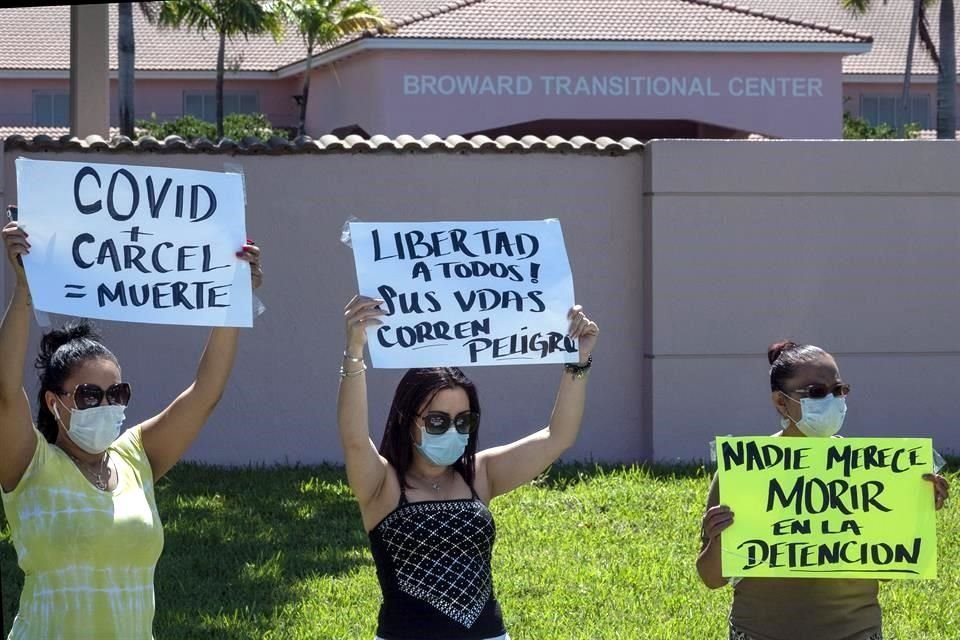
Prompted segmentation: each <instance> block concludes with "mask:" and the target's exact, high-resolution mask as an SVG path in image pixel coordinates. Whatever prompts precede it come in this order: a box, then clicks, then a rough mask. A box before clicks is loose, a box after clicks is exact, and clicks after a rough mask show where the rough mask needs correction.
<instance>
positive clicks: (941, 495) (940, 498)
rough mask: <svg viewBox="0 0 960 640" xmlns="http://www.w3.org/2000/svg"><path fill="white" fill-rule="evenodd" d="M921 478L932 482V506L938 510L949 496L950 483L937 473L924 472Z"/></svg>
mask: <svg viewBox="0 0 960 640" xmlns="http://www.w3.org/2000/svg"><path fill="white" fill-rule="evenodd" d="M923 479H924V480H927V481H928V482H932V483H933V508H934V509H936V510H937V511H939V510H940V509H943V505H944V503H946V501H947V498H949V497H950V483H949V482H947V479H946V478H944V477H943V476H942V475H940V474H939V473H925V474H923Z"/></svg>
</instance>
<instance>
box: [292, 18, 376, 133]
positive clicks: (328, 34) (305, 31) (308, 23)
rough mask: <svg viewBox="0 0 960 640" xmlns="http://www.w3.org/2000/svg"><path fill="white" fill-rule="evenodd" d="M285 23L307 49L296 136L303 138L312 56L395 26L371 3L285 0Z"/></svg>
mask: <svg viewBox="0 0 960 640" xmlns="http://www.w3.org/2000/svg"><path fill="white" fill-rule="evenodd" d="M281 8H282V11H283V13H284V16H285V17H286V19H287V20H288V21H289V22H291V23H292V24H293V25H294V26H296V27H297V29H298V30H299V31H300V35H301V36H302V37H303V43H304V44H305V45H306V46H307V68H306V70H305V71H304V73H303V89H302V92H301V98H300V100H299V104H300V121H299V125H298V127H297V135H300V136H302V135H304V132H305V127H306V120H307V100H308V99H309V98H310V75H311V73H310V72H311V69H312V68H313V53H314V51H315V50H316V49H317V48H318V47H320V48H323V47H327V46H330V45H332V44H335V43H336V42H339V41H340V40H342V39H344V38H346V37H348V36H350V35H352V34H355V33H360V32H362V31H365V30H367V29H380V30H382V31H387V32H389V31H392V30H393V28H392V23H391V22H390V21H389V20H387V19H386V18H384V17H382V16H381V15H380V11H379V10H378V9H377V7H376V6H374V5H373V3H372V2H370V1H369V0H285V1H284V2H283V3H282V5H281Z"/></svg>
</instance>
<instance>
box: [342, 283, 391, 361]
mask: <svg viewBox="0 0 960 640" xmlns="http://www.w3.org/2000/svg"><path fill="white" fill-rule="evenodd" d="M382 304H383V300H381V299H380V298H369V297H367V296H361V295H356V296H353V298H352V299H351V300H350V302H348V303H347V306H346V307H344V308H343V317H344V320H345V321H346V323H347V346H346V349H344V353H346V354H348V355H350V357H352V358H362V357H363V348H364V346H365V345H366V344H367V327H377V326H380V325H382V324H383V320H380V317H381V316H383V309H381V308H380V305H382Z"/></svg>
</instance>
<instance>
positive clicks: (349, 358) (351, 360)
mask: <svg viewBox="0 0 960 640" xmlns="http://www.w3.org/2000/svg"><path fill="white" fill-rule="evenodd" d="M343 357H344V359H345V360H348V361H350V362H363V357H362V356H361V357H359V358H354V357H353V356H352V355H350V354H349V353H347V352H346V351H344V352H343Z"/></svg>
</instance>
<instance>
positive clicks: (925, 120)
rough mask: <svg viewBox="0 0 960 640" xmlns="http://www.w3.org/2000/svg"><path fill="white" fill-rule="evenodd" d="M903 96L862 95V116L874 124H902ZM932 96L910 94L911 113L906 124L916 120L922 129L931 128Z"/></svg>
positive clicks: (895, 126) (898, 125) (895, 125)
mask: <svg viewBox="0 0 960 640" xmlns="http://www.w3.org/2000/svg"><path fill="white" fill-rule="evenodd" d="M902 107H903V98H902V97H900V96H869V95H867V96H860V117H862V118H863V119H864V120H866V121H867V122H869V123H870V124H871V125H873V126H875V127H876V126H879V125H881V124H884V123H886V124H888V125H889V126H891V127H893V128H895V129H896V128H898V127H900V126H901V122H900V120H901V118H902V117H903V109H902ZM930 120H931V117H930V96H928V95H919V96H910V115H909V117H908V118H907V122H906V124H909V123H911V122H916V123H917V124H918V125H920V128H921V129H929V128H931V122H930Z"/></svg>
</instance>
